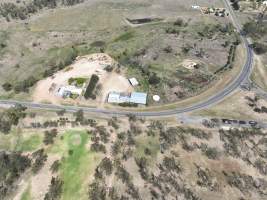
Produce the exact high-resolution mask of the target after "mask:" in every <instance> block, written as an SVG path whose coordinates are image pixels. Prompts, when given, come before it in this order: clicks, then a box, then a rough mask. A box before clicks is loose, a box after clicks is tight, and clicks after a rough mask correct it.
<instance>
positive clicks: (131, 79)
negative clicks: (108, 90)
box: [129, 78, 139, 86]
mask: <svg viewBox="0 0 267 200" xmlns="http://www.w3.org/2000/svg"><path fill="white" fill-rule="evenodd" d="M129 82H130V83H131V85H132V86H137V85H138V84H139V83H138V81H137V80H136V78H130V79H129Z"/></svg>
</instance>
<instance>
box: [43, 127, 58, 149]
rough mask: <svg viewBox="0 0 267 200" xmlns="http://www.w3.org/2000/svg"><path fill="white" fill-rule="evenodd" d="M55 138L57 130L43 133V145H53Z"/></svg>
mask: <svg viewBox="0 0 267 200" xmlns="http://www.w3.org/2000/svg"><path fill="white" fill-rule="evenodd" d="M56 136H57V129H52V130H51V131H45V136H44V140H43V142H44V144H45V145H49V144H53V143H54V138H55V137H56Z"/></svg>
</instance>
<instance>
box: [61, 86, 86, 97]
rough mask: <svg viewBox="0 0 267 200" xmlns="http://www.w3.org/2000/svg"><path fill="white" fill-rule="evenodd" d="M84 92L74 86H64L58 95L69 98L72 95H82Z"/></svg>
mask: <svg viewBox="0 0 267 200" xmlns="http://www.w3.org/2000/svg"><path fill="white" fill-rule="evenodd" d="M82 92H83V89H82V88H78V87H76V86H74V85H68V86H62V87H60V88H59V89H58V91H57V94H58V95H59V96H60V97H69V96H70V95H72V94H73V95H79V96H80V95H81V94H82Z"/></svg>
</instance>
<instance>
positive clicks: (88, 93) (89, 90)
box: [84, 74, 99, 99]
mask: <svg viewBox="0 0 267 200" xmlns="http://www.w3.org/2000/svg"><path fill="white" fill-rule="evenodd" d="M98 81H99V77H98V76H97V75H95V74H93V75H92V77H91V79H90V82H89V84H88V86H87V88H86V91H85V93H84V97H85V99H89V98H92V99H95V95H94V93H93V92H94V90H95V87H96V85H97V83H98Z"/></svg>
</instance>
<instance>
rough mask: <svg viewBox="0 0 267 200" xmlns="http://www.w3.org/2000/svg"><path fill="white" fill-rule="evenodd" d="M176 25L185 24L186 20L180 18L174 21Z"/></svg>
mask: <svg viewBox="0 0 267 200" xmlns="http://www.w3.org/2000/svg"><path fill="white" fill-rule="evenodd" d="M174 25H175V26H183V25H184V21H183V19H181V18H178V19H177V20H176V21H175V22H174Z"/></svg>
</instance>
